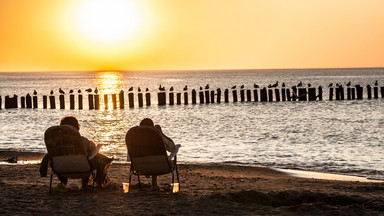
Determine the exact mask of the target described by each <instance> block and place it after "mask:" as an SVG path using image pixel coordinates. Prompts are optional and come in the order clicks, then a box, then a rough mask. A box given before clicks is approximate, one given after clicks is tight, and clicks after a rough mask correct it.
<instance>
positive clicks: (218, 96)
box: [216, 88, 221, 103]
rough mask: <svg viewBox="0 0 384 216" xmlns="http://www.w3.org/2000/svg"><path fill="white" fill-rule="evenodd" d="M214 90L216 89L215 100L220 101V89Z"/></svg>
mask: <svg viewBox="0 0 384 216" xmlns="http://www.w3.org/2000/svg"><path fill="white" fill-rule="evenodd" d="M216 91H217V97H216V102H217V103H221V89H220V88H218V89H217V90H216Z"/></svg>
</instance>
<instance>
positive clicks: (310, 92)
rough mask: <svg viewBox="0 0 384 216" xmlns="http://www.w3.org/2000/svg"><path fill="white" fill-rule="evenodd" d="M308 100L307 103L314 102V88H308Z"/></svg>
mask: <svg viewBox="0 0 384 216" xmlns="http://www.w3.org/2000/svg"><path fill="white" fill-rule="evenodd" d="M308 100H309V101H315V100H316V88H308Z"/></svg>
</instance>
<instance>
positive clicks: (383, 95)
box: [380, 86, 384, 98]
mask: <svg viewBox="0 0 384 216" xmlns="http://www.w3.org/2000/svg"><path fill="white" fill-rule="evenodd" d="M380 92H381V98H384V86H382V87H380Z"/></svg>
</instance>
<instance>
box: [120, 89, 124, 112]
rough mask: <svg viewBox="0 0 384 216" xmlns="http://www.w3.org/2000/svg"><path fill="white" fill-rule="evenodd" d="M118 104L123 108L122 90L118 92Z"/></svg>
mask: <svg viewBox="0 0 384 216" xmlns="http://www.w3.org/2000/svg"><path fill="white" fill-rule="evenodd" d="M119 105H120V109H124V107H125V101H124V91H123V90H121V91H120V93H119Z"/></svg>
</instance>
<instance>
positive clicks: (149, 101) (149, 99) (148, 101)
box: [145, 92, 151, 106]
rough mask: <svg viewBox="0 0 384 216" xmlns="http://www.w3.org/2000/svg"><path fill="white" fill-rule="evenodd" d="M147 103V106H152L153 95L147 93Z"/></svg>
mask: <svg viewBox="0 0 384 216" xmlns="http://www.w3.org/2000/svg"><path fill="white" fill-rule="evenodd" d="M145 101H146V104H147V106H151V93H149V92H147V93H145Z"/></svg>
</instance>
